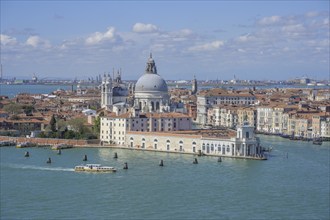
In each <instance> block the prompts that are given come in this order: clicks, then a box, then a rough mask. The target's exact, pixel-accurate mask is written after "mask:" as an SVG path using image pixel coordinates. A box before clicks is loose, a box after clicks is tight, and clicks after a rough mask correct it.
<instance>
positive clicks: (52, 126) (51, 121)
mask: <svg viewBox="0 0 330 220" xmlns="http://www.w3.org/2000/svg"><path fill="white" fill-rule="evenodd" d="M49 125H50V130H51V131H52V132H56V130H57V129H56V119H55V115H52V118H51V119H50V122H49Z"/></svg>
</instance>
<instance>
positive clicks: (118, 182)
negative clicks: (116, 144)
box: [0, 136, 330, 219]
mask: <svg viewBox="0 0 330 220" xmlns="http://www.w3.org/2000/svg"><path fill="white" fill-rule="evenodd" d="M260 137H261V142H262V143H263V145H264V146H272V147H273V151H272V152H271V153H270V155H269V159H268V160H266V161H254V160H242V159H230V158H223V159H222V162H221V163H218V162H217V158H215V157H198V158H197V159H198V162H199V163H198V164H192V162H193V159H194V156H192V155H179V154H168V153H156V152H147V151H137V150H124V149H107V148H80V149H77V148H74V149H67V150H62V154H61V155H57V152H56V151H52V150H51V149H50V148H25V149H18V148H15V147H1V148H0V152H1V161H0V165H1V170H0V171H1V172H0V177H1V178H0V181H1V182H0V183H1V185H0V186H1V188H0V189H1V194H0V195H1V212H0V213H1V214H0V219H329V206H330V204H329V203H330V202H329V200H330V196H329V185H330V183H329V179H330V178H329V173H330V171H329V156H330V155H329V149H330V147H329V143H323V145H321V146H319V145H313V144H312V143H311V142H301V141H289V140H287V139H282V138H280V137H271V136H260ZM25 151H29V153H30V157H28V158H26V157H24V153H25ZM115 152H117V154H118V159H114V158H113V156H114V153H115ZM85 154H86V155H87V156H88V162H89V163H99V164H102V165H108V166H114V167H116V168H117V169H118V172H117V173H102V174H93V173H76V172H74V171H73V168H74V166H76V165H79V164H82V163H83V161H82V159H83V157H84V155H85ZM49 157H51V159H52V163H51V164H47V163H46V161H47V159H48V158H49ZM160 160H163V161H164V166H163V167H160V166H159V165H158V164H159V161H160ZM125 162H127V163H128V170H123V169H122V168H123V166H124V163H125Z"/></svg>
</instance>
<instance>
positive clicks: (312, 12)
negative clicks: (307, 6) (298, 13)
mask: <svg viewBox="0 0 330 220" xmlns="http://www.w3.org/2000/svg"><path fill="white" fill-rule="evenodd" d="M318 15H319V13H318V12H317V11H310V12H307V13H306V16H307V17H316V16H318Z"/></svg>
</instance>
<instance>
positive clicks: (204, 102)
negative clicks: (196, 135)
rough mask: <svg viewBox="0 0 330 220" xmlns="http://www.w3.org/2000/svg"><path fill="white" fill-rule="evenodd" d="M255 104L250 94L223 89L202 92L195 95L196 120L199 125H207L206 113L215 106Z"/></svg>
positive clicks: (254, 99)
mask: <svg viewBox="0 0 330 220" xmlns="http://www.w3.org/2000/svg"><path fill="white" fill-rule="evenodd" d="M255 103H256V97H255V96H254V95H252V94H251V93H238V92H234V91H227V90H224V89H218V88H216V89H211V90H203V91H200V92H199V93H198V94H197V119H196V122H197V123H198V124H201V125H208V124H210V122H208V120H207V112H208V109H209V108H212V107H213V106H217V105H225V104H227V105H241V106H244V105H245V106H249V105H253V104H255Z"/></svg>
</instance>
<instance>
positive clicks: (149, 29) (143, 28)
mask: <svg viewBox="0 0 330 220" xmlns="http://www.w3.org/2000/svg"><path fill="white" fill-rule="evenodd" d="M157 31H158V27H157V26H156V25H153V24H143V23H136V24H134V26H133V32H136V33H153V32H157Z"/></svg>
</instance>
